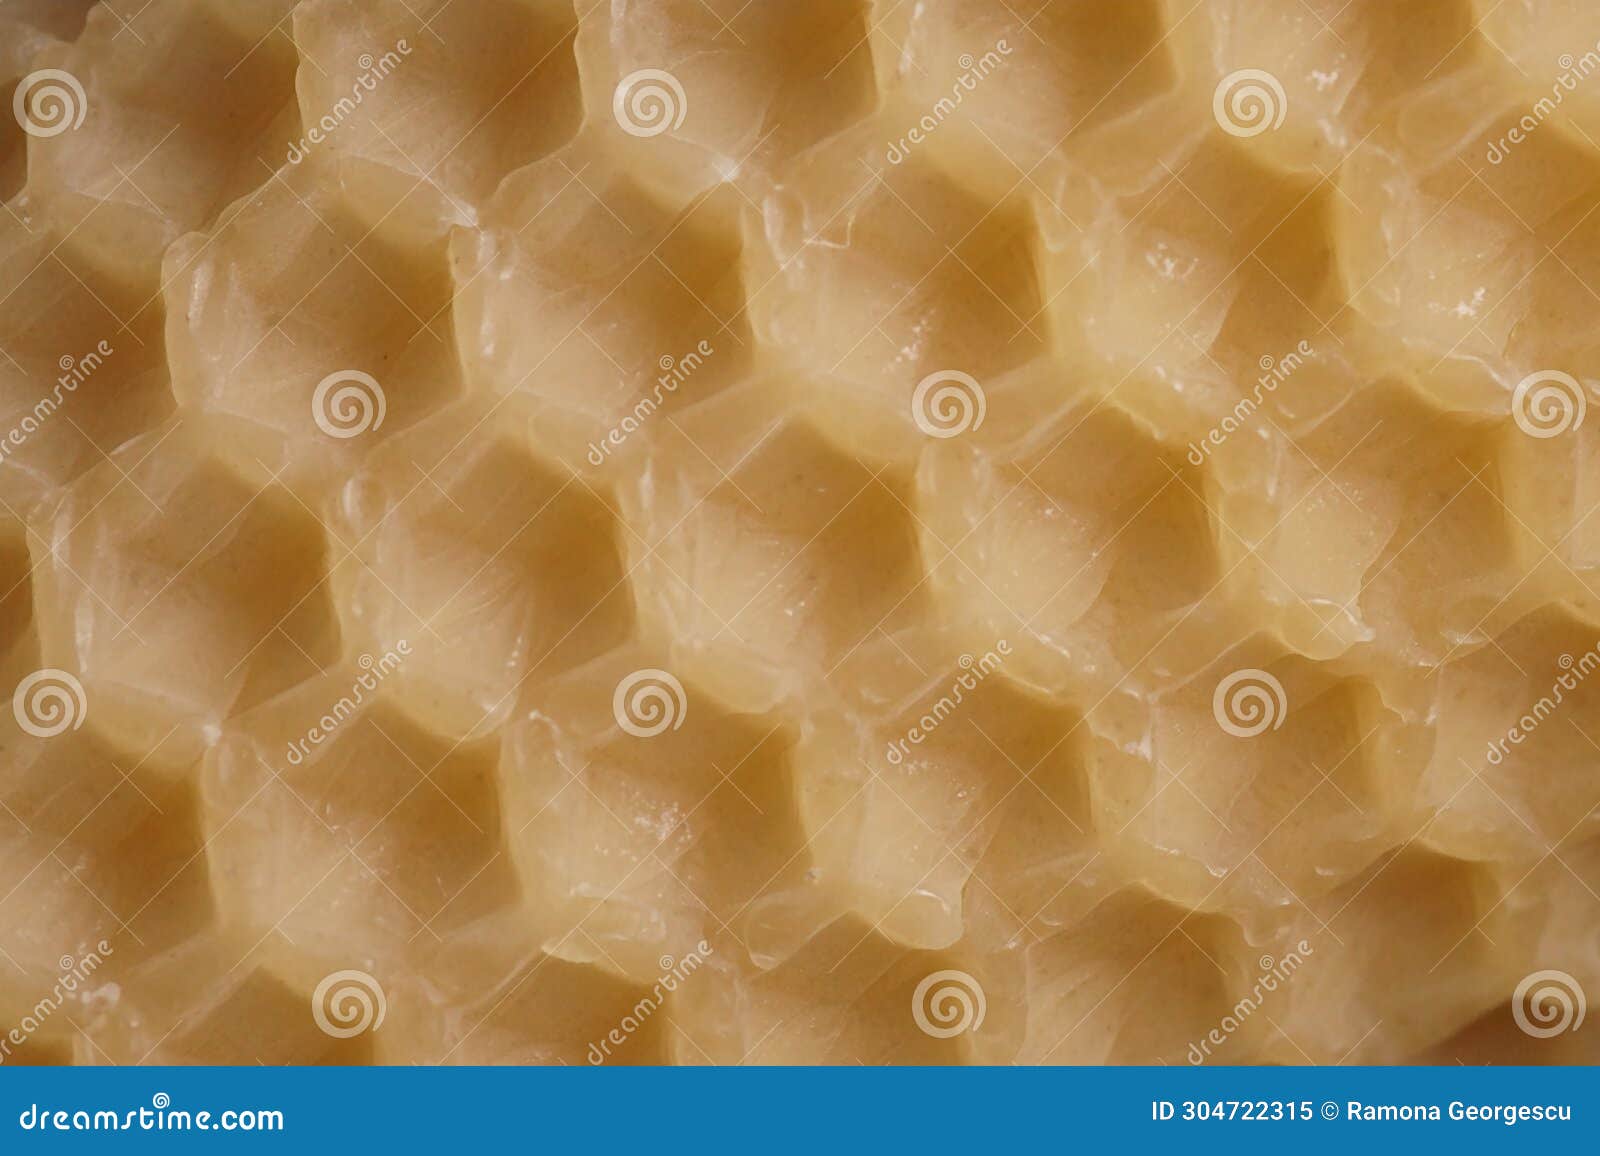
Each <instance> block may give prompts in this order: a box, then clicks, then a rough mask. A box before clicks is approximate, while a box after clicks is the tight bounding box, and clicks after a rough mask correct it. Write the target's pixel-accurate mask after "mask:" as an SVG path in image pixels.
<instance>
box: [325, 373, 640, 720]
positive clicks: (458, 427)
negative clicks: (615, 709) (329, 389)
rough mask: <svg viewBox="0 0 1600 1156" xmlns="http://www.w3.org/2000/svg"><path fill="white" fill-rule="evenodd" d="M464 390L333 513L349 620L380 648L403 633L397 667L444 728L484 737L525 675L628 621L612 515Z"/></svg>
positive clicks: (397, 684) (581, 651)
mask: <svg viewBox="0 0 1600 1156" xmlns="http://www.w3.org/2000/svg"><path fill="white" fill-rule="evenodd" d="M490 412H491V411H488V410H485V409H483V408H480V407H475V406H472V405H464V406H460V407H456V408H453V409H451V410H448V411H446V412H444V413H441V414H439V415H437V416H436V417H434V418H432V419H430V420H428V421H427V422H424V423H423V424H421V425H419V426H418V427H416V428H415V429H413V430H410V431H408V432H407V433H406V434H404V435H403V436H400V437H397V438H395V439H393V440H392V441H390V442H388V443H386V444H384V445H383V446H382V447H380V448H378V449H376V450H375V451H374V452H373V454H372V456H371V457H370V458H369V459H368V460H367V462H366V464H365V465H364V466H363V468H362V469H361V470H360V472H358V473H357V474H356V475H355V476H354V477H352V478H351V479H350V481H349V482H347V483H346V485H345V488H344V490H343V491H342V493H341V494H340V497H339V500H338V503H337V507H338V508H337V510H336V511H335V513H334V517H333V526H334V531H335V533H336V535H337V537H338V538H339V540H340V541H341V542H343V543H344V544H345V547H346V556H345V557H344V558H342V559H338V560H336V562H335V565H334V568H333V578H332V582H333V586H334V589H335V591H336V592H337V598H338V603H339V607H340V613H341V617H342V622H343V626H344V631H345V635H346V637H347V639H348V641H349V643H350V645H352V646H359V647H361V648H362V649H364V650H366V651H367V652H369V653H371V654H381V653H383V652H384V651H385V650H387V649H389V648H390V647H392V646H394V645H396V643H397V642H398V641H400V640H402V639H403V640H406V641H407V642H408V644H409V645H410V647H411V648H412V651H413V653H414V654H415V656H416V657H415V660H414V661H407V662H406V663H405V664H404V665H403V666H402V668H401V669H400V670H399V671H397V672H396V674H395V676H394V680H393V686H394V690H395V693H396V694H397V696H398V700H399V701H400V702H401V703H402V704H403V705H404V709H405V710H406V711H407V712H408V713H410V714H411V715H412V716H413V717H415V718H417V719H419V720H420V721H422V722H423V723H425V724H426V725H427V726H429V727H431V728H433V729H434V730H436V731H438V732H439V733H441V734H446V735H450V736H453V737H456V738H467V737H469V736H471V737H481V736H482V735H484V734H485V733H487V732H488V731H490V730H492V729H493V728H495V727H497V726H499V725H500V724H501V723H502V722H503V721H504V720H505V719H507V718H509V717H511V715H512V713H513V712H514V710H515V708H516V706H517V701H518V697H517V696H518V693H519V691H520V689H521V688H522V687H523V686H524V684H525V683H527V682H528V681H529V680H530V679H533V678H534V677H535V676H540V677H546V678H549V677H554V676H555V675H556V674H558V673H559V672H560V671H562V670H563V669H566V668H567V667H570V666H573V665H576V664H578V663H581V662H584V661H586V660H588V659H589V658H590V657H591V656H592V655H594V654H596V653H598V652H600V651H602V650H604V649H606V648H607V647H609V646H612V645H615V644H616V643H617V642H618V641H620V639H621V638H623V637H624V636H625V635H626V633H627V631H628V629H629V626H630V623H631V612H630V608H629V605H628V591H627V588H626V586H625V585H624V583H623V572H622V563H621V559H620V558H619V556H618V551H617V545H616V542H615V541H614V539H615V532H614V530H613V525H612V516H611V514H610V512H609V511H608V510H607V509H606V507H605V506H604V505H602V504H601V502H600V501H599V499H598V498H596V497H595V495H594V493H593V492H592V491H590V490H588V489H587V488H586V487H585V486H583V485H582V484H581V483H579V482H577V481H576V479H574V478H573V477H572V476H571V475H562V474H559V473H557V472H555V471H552V470H550V469H548V468H547V467H545V466H544V465H542V464H540V463H538V462H536V461H534V460H533V459H532V458H531V457H530V456H529V455H528V453H527V451H526V449H525V448H524V447H523V445H522V443H521V442H520V440H519V439H517V438H515V437H514V436H513V435H512V434H510V433H509V432H508V431H507V430H506V429H504V428H503V427H501V426H496V425H495V424H493V423H492V422H491V421H490Z"/></svg>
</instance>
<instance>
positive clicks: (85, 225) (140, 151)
mask: <svg viewBox="0 0 1600 1156" xmlns="http://www.w3.org/2000/svg"><path fill="white" fill-rule="evenodd" d="M290 6H291V5H290V3H289V0H274V2H273V3H269V4H255V5H250V6H246V7H242V8H236V9H234V10H232V11H229V10H228V9H227V8H224V7H222V6H219V5H215V4H213V3H210V2H209V0H159V2H158V3H157V4H156V5H155V10H152V11H149V12H147V13H145V16H146V19H145V20H144V21H141V23H140V28H141V29H143V31H141V32H139V33H138V34H137V36H135V35H134V34H130V33H128V32H125V31H124V24H123V22H122V21H121V20H120V19H118V18H117V17H115V16H114V15H113V14H112V13H111V12H110V11H108V10H107V9H105V8H103V7H102V8H98V9H95V10H92V11H91V12H90V15H89V21H88V25H87V27H86V28H85V29H84V31H83V34H82V36H80V37H79V38H78V39H77V41H76V43H74V44H73V45H71V46H70V47H61V48H55V49H51V50H47V51H45V52H43V53H40V54H39V55H37V56H36V57H35V58H34V61H33V64H34V67H35V68H44V67H53V68H56V69H59V70H61V71H63V72H66V73H68V74H69V75H71V76H72V77H73V78H74V80H75V81H76V82H77V85H78V90H79V92H81V95H79V94H78V92H71V91H69V92H68V93H67V94H66V95H65V99H66V101H67V103H68V109H67V110H66V115H70V116H73V117H74V120H75V121H76V118H77V114H79V113H81V114H82V121H81V124H79V125H78V127H76V128H74V129H71V130H69V131H66V132H60V133H55V134H53V135H47V136H33V137H31V138H30V141H29V160H28V196H29V198H30V200H32V201H34V202H36V203H37V204H38V206H39V209H40V211H41V212H42V213H43V214H44V215H45V217H46V219H47V220H49V221H50V223H51V225H52V226H53V227H54V228H55V229H56V230H57V231H59V232H61V233H67V232H73V233H76V234H77V235H78V238H79V242H80V244H82V245H84V246H85V247H88V248H91V249H92V250H93V251H95V252H96V253H97V254H99V255H101V256H102V257H103V258H105V259H106V260H107V261H108V263H110V264H111V265H113V267H114V272H115V274H116V275H117V276H118V277H120V278H122V279H124V280H125V281H127V282H129V283H137V284H144V285H147V286H148V287H150V288H153V287H154V283H155V279H156V275H157V272H158V270H159V269H160V266H161V260H162V254H163V252H164V250H165V249H166V248H167V247H168V246H169V245H171V244H172V242H174V241H175V240H177V239H178V237H179V236H180V235H181V234H183V233H185V232H187V231H189V230H191V229H197V228H200V227H201V226H203V225H204V224H205V223H206V222H207V221H209V220H211V219H212V218H213V217H214V216H215V215H216V214H217V213H218V212H219V211H220V210H221V209H222V208H223V207H224V206H225V205H227V204H228V202H230V201H232V200H234V199H235V198H237V197H239V196H242V195H244V194H245V193H248V192H249V191H250V190H252V189H254V188H256V187H257V186H259V185H260V184H261V182H262V179H263V178H264V177H266V176H267V175H268V173H270V171H271V169H272V167H273V166H274V165H275V164H276V159H275V158H276V155H277V141H278V140H279V139H281V138H282V137H284V136H285V135H287V134H289V133H290V131H291V130H292V128H293V127H294V123H295V122H294V115H293V97H294V92H293V75H294V65H295V54H294V50H293V48H292V47H291V46H290V45H288V44H286V43H285V42H284V41H283V39H282V38H280V37H272V36H268V35H267V33H269V32H270V30H271V28H272V26H273V25H274V23H276V21H277V20H278V19H280V18H281V17H282V16H283V14H284V13H286V12H287V11H288V10H289V8H290ZM198 93H204V94H205V96H204V98H203V99H196V94H198ZM50 127H52V128H53V127H54V124H53V123H52V125H51V126H50ZM86 146H87V147H86ZM263 166H265V167H263Z"/></svg>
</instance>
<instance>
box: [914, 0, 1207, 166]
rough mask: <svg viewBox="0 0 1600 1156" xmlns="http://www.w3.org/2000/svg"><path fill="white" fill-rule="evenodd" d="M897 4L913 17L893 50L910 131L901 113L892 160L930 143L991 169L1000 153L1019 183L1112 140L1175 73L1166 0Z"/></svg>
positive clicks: (1158, 95) (1163, 89) (958, 0)
mask: <svg viewBox="0 0 1600 1156" xmlns="http://www.w3.org/2000/svg"><path fill="white" fill-rule="evenodd" d="M894 8H896V9H897V10H898V11H899V12H900V13H904V14H905V16H904V19H905V22H906V27H905V29H904V33H903V35H904V41H903V43H902V44H901V46H900V47H899V48H898V49H896V48H895V46H894V44H892V43H891V44H890V45H888V46H887V47H888V48H889V49H890V50H892V51H893V53H894V56H893V58H894V60H895V64H896V77H895V81H896V95H897V96H898V97H899V98H900V101H901V104H902V105H903V107H902V108H901V109H899V110H897V111H898V114H899V117H900V119H901V120H902V122H903V124H904V129H903V130H902V132H903V134H904V135H902V134H901V133H894V132H893V131H892V130H893V120H892V119H891V135H892V136H893V137H894V139H892V140H891V141H890V146H889V147H890V149H891V153H890V155H891V158H893V157H894V156H895V155H896V154H897V153H905V152H914V151H919V150H922V149H923V148H931V149H935V150H940V151H942V152H944V153H945V154H946V155H949V156H951V157H952V159H953V158H954V157H955V156H958V155H960V154H961V153H965V154H966V156H967V157H969V158H971V159H972V160H975V161H978V162H979V164H984V163H987V164H990V165H992V160H991V158H992V157H993V156H994V154H995V153H997V152H998V153H999V154H1000V155H1001V156H1002V157H1004V158H1006V159H1007V160H1008V161H1009V164H1003V165H1000V166H997V167H998V170H999V173H1000V175H1001V177H1002V179H1003V180H1004V181H1005V182H1006V183H1007V184H1010V183H1012V182H1013V181H1017V180H1019V179H1021V177H1022V176H1023V174H1030V175H1031V174H1033V173H1035V171H1036V170H1037V169H1038V168H1039V166H1040V165H1042V164H1043V163H1044V162H1045V161H1046V159H1047V158H1049V157H1050V156H1051V155H1052V154H1055V153H1057V152H1059V151H1062V150H1065V151H1066V152H1068V153H1070V154H1076V153H1077V152H1079V151H1080V149H1081V148H1086V147H1089V145H1088V143H1087V142H1090V141H1093V140H1096V139H1103V137H1100V138H1097V136H1096V133H1097V130H1099V129H1102V128H1104V127H1106V126H1108V125H1113V124H1116V122H1118V121H1121V120H1123V119H1124V118H1127V117H1130V116H1135V115H1137V114H1139V113H1141V112H1143V111H1144V110H1146V109H1148V108H1149V106H1150V104H1151V102H1152V101H1156V100H1158V99H1159V98H1161V97H1162V96H1164V95H1165V94H1166V93H1167V92H1168V91H1169V90H1170V89H1171V88H1172V87H1173V86H1174V83H1175V80H1176V78H1175V76H1174V72H1173V62H1172V56H1171V52H1170V50H1169V49H1168V47H1167V46H1166V44H1165V40H1166V37H1167V32H1168V29H1167V27H1166V20H1165V14H1164V12H1163V11H1162V5H1161V4H1160V3H1157V2H1156V0H1136V2H1134V3H1128V4H1121V5H1118V6H1117V7H1116V8H1115V9H1114V10H1109V11H1108V10H1107V9H1105V8H1104V7H1103V6H1100V5H1096V4H1094V3H1091V2H1089V0H1066V2H1064V3H1061V2H1054V0H1027V2H1025V3H1021V4H1009V5H998V6H996V5H989V4H984V3H983V2H982V0H956V2H955V3H951V4H942V5H911V6H904V7H903V6H898V5H896V6H894ZM896 31H897V32H898V31H899V29H896ZM885 35H886V36H887V35H888V34H887V33H885ZM913 130H915V131H913ZM957 150H960V151H959V152H958V151H957Z"/></svg>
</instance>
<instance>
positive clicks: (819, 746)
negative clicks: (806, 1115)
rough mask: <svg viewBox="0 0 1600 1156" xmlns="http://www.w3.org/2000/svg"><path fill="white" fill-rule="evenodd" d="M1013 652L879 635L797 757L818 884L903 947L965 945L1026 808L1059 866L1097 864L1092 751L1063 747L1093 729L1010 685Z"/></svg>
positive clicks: (838, 678) (843, 668) (855, 660)
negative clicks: (1087, 754)
mask: <svg viewBox="0 0 1600 1156" xmlns="http://www.w3.org/2000/svg"><path fill="white" fill-rule="evenodd" d="M1011 653H1012V651H1011V647H1010V644H1009V642H1008V641H1007V640H1006V639H997V640H994V641H993V642H992V643H991V644H990V645H989V646H988V647H981V646H979V647H974V648H973V650H972V651H971V652H969V653H961V652H960V651H959V649H958V644H957V643H956V642H955V640H954V639H952V638H949V637H940V636H938V635H936V634H931V633H923V632H901V633H899V634H897V635H896V636H894V637H889V636H882V637H881V638H874V639H872V640H870V641H868V642H866V643H864V644H863V645H862V646H861V647H859V648H858V649H857V650H855V651H854V652H853V653H852V654H851V655H850V656H849V657H848V658H847V659H846V660H845V661H844V662H842V663H841V664H840V666H839V668H838V670H837V671H836V673H835V676H834V678H833V679H832V680H831V689H832V690H833V691H834V693H835V694H836V695H837V696H838V697H839V698H840V699H841V700H842V702H840V703H839V704H838V705H834V704H833V703H828V704H826V705H822V706H819V707H818V708H814V709H813V710H812V712H811V713H810V715H809V716H808V725H807V728H806V737H805V740H804V741H803V742H802V743H801V745H800V747H799V749H798V750H797V751H796V754H795V760H796V777H797V788H798V795H799V804H800V814H801V818H802V821H803V823H804V825H805V829H806V833H807V837H808V840H809V845H810V853H811V856H812V858H813V859H814V861H815V868H814V869H813V871H812V872H811V874H810V876H809V877H810V878H812V879H813V880H814V882H815V884H816V885H817V886H818V887H820V888H822V889H825V890H826V891H827V892H829V893H831V894H832V895H833V896H835V897H836V898H835V900H834V902H835V903H837V904H839V905H841V906H842V907H843V906H847V907H848V908H849V909H850V910H853V911H854V912H856V913H857V914H858V915H859V916H860V917H861V918H862V919H864V920H865V921H866V922H867V923H869V924H870V925H872V926H873V927H875V928H877V929H878V931H879V932H880V933H881V934H882V935H884V936H885V937H886V938H888V939H890V940H894V941H897V942H900V943H904V944H906V945H907V946H909V947H916V948H924V949H930V950H932V949H940V948H946V947H950V946H951V945H953V944H955V943H956V942H957V941H958V940H959V939H961V938H962V935H963V932H964V928H965V927H966V926H967V922H968V920H967V915H966V911H965V908H964V899H963V896H964V895H965V894H966V893H968V892H973V891H979V890H984V891H991V889H992V888H993V887H994V886H995V885H996V884H995V883H992V882H991V881H990V880H991V879H993V878H994V876H993V875H985V874H983V873H982V872H979V871H978V870H977V862H978V860H979V859H980V858H981V857H982V856H983V855H984V854H985V852H986V851H987V850H988V848H990V847H991V846H992V845H993V844H994V843H995V842H996V841H998V840H1001V839H1003V838H1007V837H1015V836H1018V835H1019V831H1018V830H1017V829H1014V828H1013V824H1014V823H1015V822H1016V820H1017V817H1018V816H1019V815H1021V814H1022V813H1023V812H1035V813H1037V814H1038V815H1039V816H1040V817H1041V818H1042V820H1043V822H1041V823H1039V824H1038V827H1039V828H1041V830H1036V831H1034V832H1033V833H1034V835H1036V836H1038V837H1041V838H1048V839H1050V841H1051V842H1052V844H1053V852H1054V855H1055V857H1056V860H1057V861H1058V862H1059V863H1072V862H1075V861H1076V862H1080V863H1081V862H1082V861H1084V860H1087V859H1088V858H1089V857H1090V854H1091V848H1090V845H1089V844H1090V840H1089V838H1088V835H1087V832H1088V830H1089V826H1090V822H1089V813H1088V812H1089V807H1088V797H1087V788H1086V785H1085V782H1084V779H1083V776H1082V771H1081V762H1080V759H1081V755H1080V752H1079V749H1078V748H1077V747H1075V746H1074V745H1073V744H1071V743H1069V742H1066V741H1063V740H1064V739H1065V738H1066V736H1067V735H1068V734H1070V733H1071V731H1072V730H1073V729H1074V725H1075V723H1076V721H1077V720H1076V719H1074V718H1068V717H1065V716H1064V715H1063V714H1061V713H1060V712H1057V711H1055V710H1052V709H1051V708H1050V707H1049V706H1048V705H1046V704H1045V703H1043V702H1040V701H1038V700H1035V699H1033V698H1031V697H1030V696H1028V695H1027V694H1025V693H1023V692H1022V691H1021V690H1019V689H1018V688H1017V687H1016V685H1015V684H1014V683H1011V682H1010V681H1009V680H1008V679H1007V678H1006V677H1005V676H1004V673H1003V671H1004V667H1005V663H1006V661H1007V657H1008V656H1009V655H1010V654H1011ZM1023 825H1024V826H1027V825H1028V824H1026V823H1024V824H1023ZM1043 828H1048V833H1046V832H1045V831H1044V830H1043ZM1001 885H1002V886H1003V884H1001Z"/></svg>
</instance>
